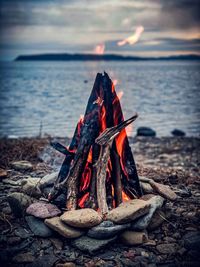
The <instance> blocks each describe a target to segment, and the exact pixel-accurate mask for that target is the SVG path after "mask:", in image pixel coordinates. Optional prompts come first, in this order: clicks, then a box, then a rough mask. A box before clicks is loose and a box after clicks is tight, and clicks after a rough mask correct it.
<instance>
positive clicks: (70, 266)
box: [56, 262, 77, 267]
mask: <svg viewBox="0 0 200 267" xmlns="http://www.w3.org/2000/svg"><path fill="white" fill-rule="evenodd" d="M76 266H77V265H75V264H74V263H73V262H65V263H58V264H56V267H76Z"/></svg>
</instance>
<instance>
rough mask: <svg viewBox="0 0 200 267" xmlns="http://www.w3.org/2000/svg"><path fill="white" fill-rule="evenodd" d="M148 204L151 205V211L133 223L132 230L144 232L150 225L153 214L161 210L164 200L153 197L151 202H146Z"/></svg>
mask: <svg viewBox="0 0 200 267" xmlns="http://www.w3.org/2000/svg"><path fill="white" fill-rule="evenodd" d="M146 202H147V203H148V204H150V210H149V212H148V213H147V214H145V215H144V216H142V217H140V218H139V219H138V220H137V221H136V222H133V223H132V224H131V229H132V230H144V229H146V228H147V226H148V225H149V223H150V221H151V219H152V217H153V214H154V213H155V211H156V210H157V209H160V208H161V207H162V205H163V203H164V198H162V197H161V196H153V197H151V198H150V199H149V200H147V201H146Z"/></svg>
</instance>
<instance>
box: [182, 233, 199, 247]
mask: <svg viewBox="0 0 200 267" xmlns="http://www.w3.org/2000/svg"><path fill="white" fill-rule="evenodd" d="M183 242H184V247H185V248H187V249H190V250H198V251H200V232H199V231H195V232H194V231H192V232H188V233H187V234H185V235H184V236H183Z"/></svg>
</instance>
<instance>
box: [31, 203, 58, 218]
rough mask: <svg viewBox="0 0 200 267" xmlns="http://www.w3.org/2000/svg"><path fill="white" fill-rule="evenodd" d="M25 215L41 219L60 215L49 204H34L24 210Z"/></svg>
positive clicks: (56, 209) (55, 208) (53, 206)
mask: <svg viewBox="0 0 200 267" xmlns="http://www.w3.org/2000/svg"><path fill="white" fill-rule="evenodd" d="M26 213H28V214H30V215H33V216H35V217H38V218H41V219H46V218H51V217H55V216H57V215H60V214H61V211H60V210H59V209H58V208H57V207H56V206H55V205H53V204H51V203H45V202H35V203H33V204H31V205H30V206H29V207H28V208H27V209H26Z"/></svg>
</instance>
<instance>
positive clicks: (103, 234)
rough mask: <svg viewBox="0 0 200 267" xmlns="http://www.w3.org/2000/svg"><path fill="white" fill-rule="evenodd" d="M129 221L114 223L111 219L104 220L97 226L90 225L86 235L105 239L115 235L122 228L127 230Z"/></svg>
mask: <svg viewBox="0 0 200 267" xmlns="http://www.w3.org/2000/svg"><path fill="white" fill-rule="evenodd" d="M130 226H131V225H130V223H127V224H120V225H116V224H114V223H113V222H111V221H104V222H102V223H100V224H99V225H97V226H94V227H92V228H91V229H90V230H89V231H88V232H87V236H89V237H93V238H97V239H105V238H110V237H113V236H115V235H116V234H118V233H120V232H121V231H123V230H127V229H129V228H130Z"/></svg>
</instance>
